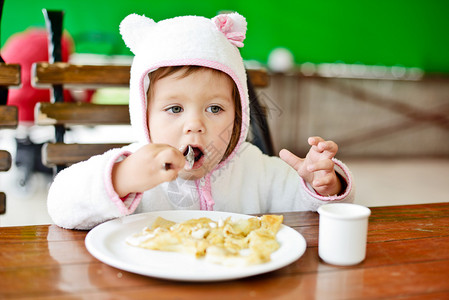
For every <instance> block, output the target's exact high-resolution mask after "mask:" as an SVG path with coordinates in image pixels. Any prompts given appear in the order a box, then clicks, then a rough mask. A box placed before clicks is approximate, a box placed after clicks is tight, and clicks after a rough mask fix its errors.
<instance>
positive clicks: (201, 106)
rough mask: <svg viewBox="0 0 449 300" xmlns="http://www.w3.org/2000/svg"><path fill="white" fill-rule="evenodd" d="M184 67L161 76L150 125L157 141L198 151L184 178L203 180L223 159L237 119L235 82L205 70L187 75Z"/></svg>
mask: <svg viewBox="0 0 449 300" xmlns="http://www.w3.org/2000/svg"><path fill="white" fill-rule="evenodd" d="M183 72H184V71H183V70H181V71H178V72H176V73H173V74H171V75H169V76H167V77H164V78H161V79H158V80H157V81H156V82H154V83H151V84H153V87H152V89H153V91H152V94H151V95H150V94H149V95H148V99H149V100H148V128H149V131H150V138H151V141H152V142H153V143H158V144H168V145H170V146H172V147H175V148H177V149H180V150H181V151H182V152H184V151H185V150H186V148H187V146H188V145H191V146H192V147H193V148H194V151H195V164H194V166H193V168H192V170H182V171H181V172H180V173H179V176H181V178H184V179H191V180H193V179H199V178H201V177H203V176H204V175H205V174H206V173H207V172H209V171H210V170H211V169H212V168H214V167H215V166H216V165H217V164H218V163H219V162H220V161H221V159H222V158H223V155H224V153H225V151H226V149H227V147H228V144H229V142H230V139H231V134H232V129H233V126H234V118H235V104H234V98H233V82H232V80H231V79H230V78H229V77H228V76H226V75H224V74H217V73H215V72H213V71H211V70H208V69H204V70H203V69H202V70H199V71H197V72H194V73H192V74H190V75H188V76H186V77H182V76H181V75H183Z"/></svg>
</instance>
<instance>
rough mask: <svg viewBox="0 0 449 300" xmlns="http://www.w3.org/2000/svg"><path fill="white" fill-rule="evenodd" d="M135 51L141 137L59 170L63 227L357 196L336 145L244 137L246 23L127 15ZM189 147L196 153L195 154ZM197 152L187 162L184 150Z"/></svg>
mask: <svg viewBox="0 0 449 300" xmlns="http://www.w3.org/2000/svg"><path fill="white" fill-rule="evenodd" d="M120 32H121V35H122V37H123V39H124V41H125V43H126V45H127V46H128V47H129V48H130V49H131V51H132V52H133V53H134V54H135V57H134V60H133V63H132V67H131V80H130V103H129V107H130V116H131V124H132V127H133V130H135V132H136V134H137V137H138V140H139V142H137V143H133V144H131V145H129V146H126V147H124V148H122V149H112V150H110V151H108V152H106V153H104V154H103V155H98V156H94V157H92V158H90V159H89V160H87V161H84V162H80V163H78V164H75V165H73V166H71V167H69V168H67V169H65V170H63V171H61V172H60V173H59V174H58V175H57V176H56V178H55V180H54V182H53V184H52V186H51V188H50V191H49V195H48V211H49V213H50V216H51V217H52V219H53V220H54V222H55V223H56V224H57V225H59V226H61V227H64V228H76V229H90V228H92V227H94V226H95V225H97V224H99V223H101V222H104V221H106V220H109V219H113V218H117V217H120V216H125V215H129V214H132V213H137V212H146V211H159V210H173V209H201V210H219V211H228V212H238V213H245V214H252V213H274V212H284V211H295V210H296V211H297V210H316V209H317V208H318V207H319V206H320V205H321V204H324V203H327V202H329V201H346V202H348V201H352V200H353V193H354V192H353V185H352V179H351V175H350V172H349V171H348V169H347V168H346V166H345V165H344V164H343V163H341V162H340V161H338V160H336V159H335V158H334V156H335V154H336V153H337V145H336V144H335V143H334V142H331V141H325V140H323V139H322V138H320V137H312V138H309V141H308V142H309V144H310V145H311V149H310V151H309V153H308V154H307V156H306V158H305V159H300V158H298V157H296V156H295V155H293V154H292V153H290V152H289V151H287V150H282V151H281V152H280V157H281V158H282V159H280V158H278V157H269V156H266V155H264V154H262V152H261V151H260V150H259V149H258V148H257V147H255V146H253V145H252V144H249V143H247V142H245V140H246V136H247V133H248V127H249V101H248V91H247V85H246V73H245V68H244V65H243V60H242V58H241V56H240V53H239V50H238V47H242V46H243V40H244V38H245V33H246V21H245V19H244V18H243V17H242V16H241V15H239V14H237V13H233V14H228V15H219V16H217V17H215V18H213V19H207V18H203V17H196V16H186V17H178V18H173V19H167V20H164V21H160V22H157V23H155V22H154V21H153V20H151V19H149V18H146V17H144V16H139V15H135V14H132V15H129V16H127V17H126V18H125V19H124V20H123V21H122V23H121V24H120ZM189 149H190V150H189ZM189 151H193V156H194V161H193V164H192V165H190V164H189V163H188V162H187V161H186V158H185V155H186V154H187V153H188V152H189Z"/></svg>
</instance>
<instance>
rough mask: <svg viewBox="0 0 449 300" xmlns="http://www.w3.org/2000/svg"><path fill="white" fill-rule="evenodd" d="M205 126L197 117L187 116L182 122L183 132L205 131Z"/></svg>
mask: <svg viewBox="0 0 449 300" xmlns="http://www.w3.org/2000/svg"><path fill="white" fill-rule="evenodd" d="M205 132H206V127H205V126H204V122H203V120H201V118H199V117H192V118H189V119H188V120H187V121H186V123H185V124H184V133H185V134H187V133H205Z"/></svg>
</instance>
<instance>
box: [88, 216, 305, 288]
mask: <svg viewBox="0 0 449 300" xmlns="http://www.w3.org/2000/svg"><path fill="white" fill-rule="evenodd" d="M158 216H161V217H163V218H165V219H168V220H171V221H175V222H182V221H186V220H189V219H196V218H200V217H208V218H210V219H212V220H215V221H217V220H219V219H220V218H222V219H223V218H226V217H229V216H231V217H232V218H233V219H234V220H238V219H247V218H250V217H252V216H249V215H242V214H234V213H226V212H218V211H192V210H173V211H158V212H149V213H143V214H137V215H131V216H127V217H122V218H118V219H115V220H111V221H108V222H105V223H103V224H100V225H98V226H97V227H95V228H93V229H92V230H91V231H90V232H89V233H88V234H87V236H86V240H85V243H86V248H87V250H88V251H89V252H90V254H92V255H93V256H94V257H96V258H97V259H99V260H100V261H102V262H104V263H105V264H108V265H110V266H113V267H116V268H118V269H121V270H125V271H129V272H133V273H137V274H141V275H146V276H152V277H158V278H164V279H172V280H182V281H219V280H230V279H237V278H243V277H248V276H253V275H257V274H262V273H266V272H270V271H273V270H276V269H279V268H282V267H284V266H286V265H289V264H290V263H292V262H294V261H296V260H297V259H298V258H300V257H301V256H302V255H303V254H304V251H305V250H306V241H305V239H304V238H303V236H302V235H301V234H299V233H298V232H297V231H295V230H294V229H292V228H290V227H288V226H285V225H282V226H281V228H280V230H279V232H278V234H277V236H276V237H277V240H278V242H279V244H280V248H279V249H278V250H277V251H275V252H274V253H273V254H272V255H271V261H269V262H267V263H264V264H260V265H251V266H245V267H226V266H222V265H216V264H212V263H209V262H206V261H204V260H203V259H196V258H194V257H192V256H190V255H188V254H181V253H176V252H165V251H154V250H148V249H143V248H138V247H133V246H130V245H128V244H127V243H126V242H125V239H126V238H127V237H128V236H130V235H132V234H133V233H136V232H140V231H141V230H142V228H144V227H145V226H150V225H151V224H152V223H153V222H154V220H156V218H157V217H158Z"/></svg>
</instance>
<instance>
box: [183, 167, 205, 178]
mask: <svg viewBox="0 0 449 300" xmlns="http://www.w3.org/2000/svg"><path fill="white" fill-rule="evenodd" d="M204 175H206V174H205V172H204V170H203V168H200V169H195V170H185V169H184V170H181V171H179V173H178V176H179V177H181V178H182V179H184V180H197V179H200V178H202V177H204Z"/></svg>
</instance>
